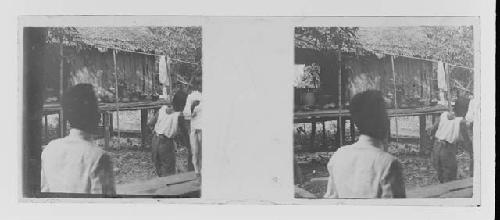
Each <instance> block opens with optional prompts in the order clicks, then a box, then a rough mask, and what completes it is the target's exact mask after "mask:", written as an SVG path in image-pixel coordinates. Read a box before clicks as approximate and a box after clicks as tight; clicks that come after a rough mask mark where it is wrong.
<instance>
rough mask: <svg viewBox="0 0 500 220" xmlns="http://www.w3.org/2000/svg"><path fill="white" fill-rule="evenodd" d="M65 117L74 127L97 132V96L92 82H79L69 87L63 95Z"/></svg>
mask: <svg viewBox="0 0 500 220" xmlns="http://www.w3.org/2000/svg"><path fill="white" fill-rule="evenodd" d="M62 108H63V113H64V117H65V118H66V119H68V121H69V124H70V125H71V127H72V128H77V129H80V130H83V131H85V132H89V133H95V132H96V130H97V123H98V120H99V111H98V108H97V98H96V95H95V92H94V87H93V86H92V85H91V84H77V85H75V86H73V87H71V88H69V89H68V90H67V91H66V92H65V93H64V96H63V99H62Z"/></svg>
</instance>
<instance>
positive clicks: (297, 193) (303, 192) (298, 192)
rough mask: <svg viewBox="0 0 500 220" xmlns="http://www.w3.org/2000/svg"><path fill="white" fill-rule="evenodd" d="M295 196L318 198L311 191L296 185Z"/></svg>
mask: <svg viewBox="0 0 500 220" xmlns="http://www.w3.org/2000/svg"><path fill="white" fill-rule="evenodd" d="M295 198H303V199H317V198H318V197H316V196H315V195H314V194H312V193H310V192H309V191H307V190H305V189H302V188H300V187H298V186H296V187H295Z"/></svg>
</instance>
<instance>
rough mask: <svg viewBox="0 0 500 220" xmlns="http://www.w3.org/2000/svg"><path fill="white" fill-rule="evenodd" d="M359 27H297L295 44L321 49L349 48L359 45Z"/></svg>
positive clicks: (301, 46)
mask: <svg viewBox="0 0 500 220" xmlns="http://www.w3.org/2000/svg"><path fill="white" fill-rule="evenodd" d="M358 30H359V28H358V27H296V28H295V46H296V47H299V48H310V49H315V50H319V51H326V50H330V49H335V50H338V49H341V50H349V49H353V48H356V47H357V46H358V45H359V42H358V37H357V32H358Z"/></svg>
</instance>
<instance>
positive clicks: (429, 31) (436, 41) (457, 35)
mask: <svg viewBox="0 0 500 220" xmlns="http://www.w3.org/2000/svg"><path fill="white" fill-rule="evenodd" d="M424 30H425V32H426V37H427V39H428V41H427V42H428V43H427V45H428V49H429V50H430V51H431V54H432V56H433V57H435V58H438V59H440V60H443V61H445V62H448V63H454V64H459V65H463V66H468V67H473V66H474V41H473V28H472V26H459V27H445V26H433V27H425V28H424Z"/></svg>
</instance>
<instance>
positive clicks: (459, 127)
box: [427, 97, 472, 183]
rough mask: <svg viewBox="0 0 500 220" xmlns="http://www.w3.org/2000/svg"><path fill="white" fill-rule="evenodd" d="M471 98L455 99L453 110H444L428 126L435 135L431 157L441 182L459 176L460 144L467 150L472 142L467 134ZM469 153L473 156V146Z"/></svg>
mask: <svg viewBox="0 0 500 220" xmlns="http://www.w3.org/2000/svg"><path fill="white" fill-rule="evenodd" d="M468 104H469V100H468V99H466V98H463V97H459V98H458V99H457V100H456V101H455V106H454V107H453V112H443V113H442V114H441V117H439V120H438V121H436V123H434V125H432V127H430V128H428V129H427V130H428V131H427V132H428V133H429V134H430V135H431V137H434V147H433V150H432V154H431V159H432V162H433V165H434V168H435V169H436V171H437V174H438V180H439V182H440V183H445V182H449V181H453V180H455V179H456V178H457V171H458V166H457V158H456V155H457V150H458V144H463V145H464V147H465V148H466V151H469V149H467V147H468V146H469V145H468V143H472V142H471V141H470V140H469V136H468V135H467V126H466V121H465V120H464V117H465V114H466V113H467V108H468ZM469 153H470V154H471V156H472V146H470V151H469Z"/></svg>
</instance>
